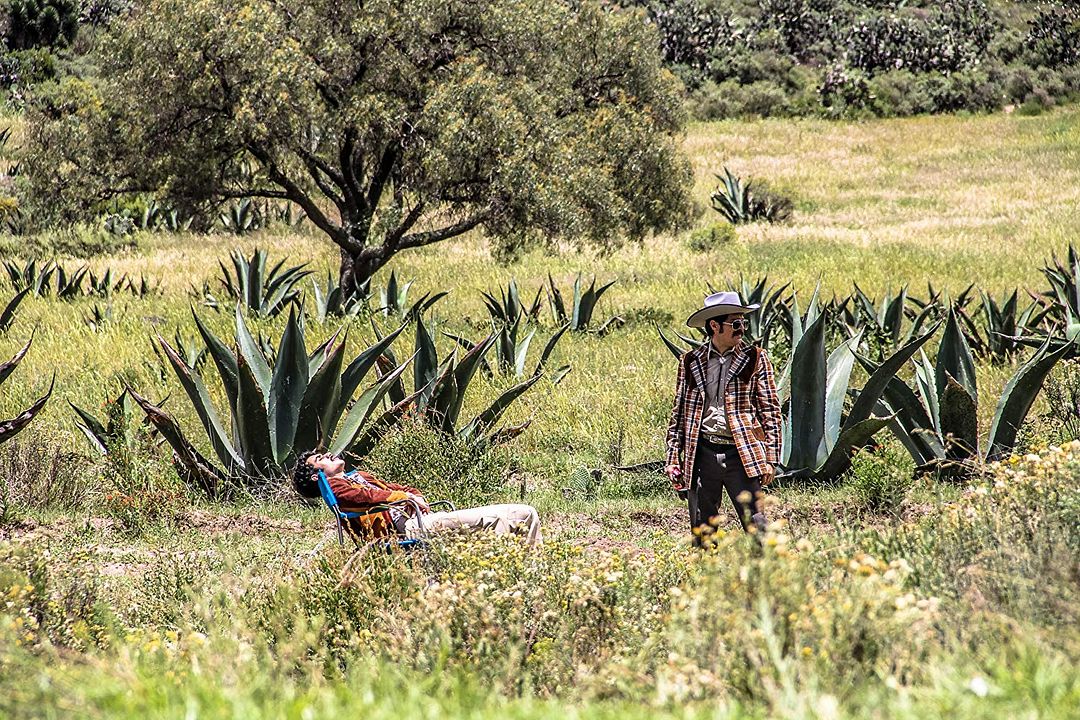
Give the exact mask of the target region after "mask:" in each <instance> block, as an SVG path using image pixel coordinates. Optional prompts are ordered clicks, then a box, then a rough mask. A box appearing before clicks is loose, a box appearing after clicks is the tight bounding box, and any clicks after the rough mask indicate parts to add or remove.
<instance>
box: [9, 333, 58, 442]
mask: <svg viewBox="0 0 1080 720" xmlns="http://www.w3.org/2000/svg"><path fill="white" fill-rule="evenodd" d="M33 342H34V338H33V337H31V338H30V340H29V341H27V343H26V345H24V346H23V348H22V349H21V350H19V352H17V353H15V355H14V357H12V358H11V359H10V360H8V361H7V362H4V363H0V385H3V384H4V381H5V380H7V379H8V377H10V376H11V373H13V372H15V368H17V367H18V366H19V363H20V362H22V359H23V358H24V357H26V353H28V352H30V346H31V345H32V344H33ZM55 383H56V376H55V375H54V376H53V379H52V381H51V382H50V383H49V389H48V391H47V392H46V393H45V394H44V395H42V396H41V397H39V398H38V399H37V400H35V401H34V404H33V405H31V406H30V407H28V408H27V409H25V410H23V411H22V412H21V413H19V414H18V415H16V416H15V417H13V418H11V419H9V420H3V419H0V443H2V442H4V441H6V440H10V439H11V438H13V437H15V436H16V435H18V434H19V433H20V432H22V430H23V429H24V428H26V426H27V425H29V424H30V421H31V420H33V419H34V418H35V417H37V416H38V414H39V413H40V412H41V411H42V410H43V409H44V408H45V403H47V402H48V401H49V398H50V397H52V391H53V385H54V384H55Z"/></svg>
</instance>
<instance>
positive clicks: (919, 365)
mask: <svg viewBox="0 0 1080 720" xmlns="http://www.w3.org/2000/svg"><path fill="white" fill-rule="evenodd" d="M920 361H921V362H920ZM913 364H914V365H915V385H916V387H917V388H918V391H919V397H921V398H922V402H923V406H924V407H925V408H926V412H927V414H928V415H929V416H930V420H931V421H932V422H933V425H932V428H933V429H934V430H936V431H937V433H938V434H939V435H940V434H941V402H940V398H939V397H938V393H937V388H936V386H935V385H934V366H933V365H932V364H930V359H929V358H928V357H926V353H925V352H923V350H921V349H920V350H919V361H915V362H914V363H913Z"/></svg>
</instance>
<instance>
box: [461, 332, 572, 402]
mask: <svg viewBox="0 0 1080 720" xmlns="http://www.w3.org/2000/svg"><path fill="white" fill-rule="evenodd" d="M523 322H524V319H523V316H521V315H519V316H518V318H517V320H515V321H514V322H512V323H510V324H505V323H498V322H493V323H492V325H493V327H494V330H495V344H494V348H495V358H496V368H497V370H498V374H499V375H504V376H510V377H516V378H518V379H524V378H526V377H528V376H529V375H536V374H539V373H541V372H543V370H544V366H545V365H546V364H547V361H548V357H550V355H551V352H552V351H553V350H554V349H555V346H556V345H557V344H558V342H559V340H561V339H562V336H563V335H564V334H566V331H567V330H568V329H569V326H568V325H563V326H562V327H561V328H559V329H558V330H556V331H555V334H554V335H552V336H551V337H550V338H549V339H548V341H547V344H545V345H544V350H543V352H541V353H540V360H539V361H538V362H537V364H536V369H535V370H533V372H532V373H528V372H527V370H526V366H527V363H528V354H529V345H530V344H531V343H532V339H533V336H535V335H536V328H533V329H532V330H530V331H529V334H528V335H525V336H524V337H522V336H521V333H522V332H523V330H522V323H523ZM444 334H445V335H446V336H447V337H449V338H450V339H452V340H454V341H455V342H456V343H458V344H459V345H461V346H462V347H463V348H465V349H466V350H472V349H473V348H474V347H476V343H474V342H472V341H470V340H468V339H466V338H463V337H460V336H458V335H452V334H450V333H444ZM480 367H481V368H482V369H483V370H484V372H485V374H486V375H488V377H492V376H494V375H495V374H496V372H495V370H493V369H492V367H491V364H490V363H489V362H488V361H487V360H485V359H481V360H480ZM569 372H570V366H569V365H563V366H562V367H559V368H558V369H556V370H555V371H554V372H552V374H551V381H552V383H554V384H556V385H558V384H559V383H560V382H562V380H563V378H565V377H566V376H567V374H568V373H569Z"/></svg>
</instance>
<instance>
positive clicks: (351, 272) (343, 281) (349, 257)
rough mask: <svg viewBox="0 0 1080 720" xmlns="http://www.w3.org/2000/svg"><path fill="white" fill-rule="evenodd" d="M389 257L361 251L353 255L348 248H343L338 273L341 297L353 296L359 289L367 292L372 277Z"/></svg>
mask: <svg viewBox="0 0 1080 720" xmlns="http://www.w3.org/2000/svg"><path fill="white" fill-rule="evenodd" d="M388 259H389V258H388V257H383V255H382V254H381V253H380V254H376V253H361V254H358V255H353V254H352V253H350V252H349V251H348V250H345V249H344V248H342V250H341V270H340V272H339V274H338V284H339V285H340V286H341V297H342V298H347V297H352V296H353V294H354V293H356V292H357V290H362V291H365V292H366V289H367V287H368V286H369V285H370V283H371V278H372V277H373V276H374V275H375V273H376V272H378V271H379V269H380V268H381V267H382V266H383V265H385V264H386V262H387V260H388Z"/></svg>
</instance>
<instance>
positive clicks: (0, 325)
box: [0, 288, 30, 334]
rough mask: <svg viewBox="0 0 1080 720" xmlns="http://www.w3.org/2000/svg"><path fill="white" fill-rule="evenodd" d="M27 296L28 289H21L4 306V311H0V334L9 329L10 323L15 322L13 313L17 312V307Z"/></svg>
mask: <svg viewBox="0 0 1080 720" xmlns="http://www.w3.org/2000/svg"><path fill="white" fill-rule="evenodd" d="M29 294H30V288H23V289H22V290H19V291H17V292H16V293H15V297H13V298H11V299H10V300H8V301H7V303H5V304H4V309H3V310H2V311H0V334H3V333H5V332H7V329H8V328H10V327H11V323H13V322H15V311H16V310H18V308H19V305H20V304H21V303H22V301H23V300H24V299H25V298H26V296H27V295H29Z"/></svg>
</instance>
